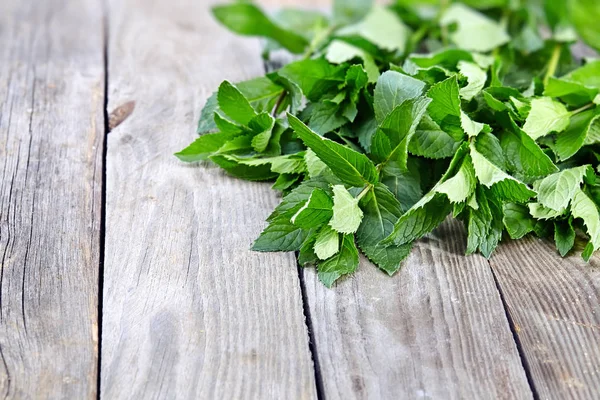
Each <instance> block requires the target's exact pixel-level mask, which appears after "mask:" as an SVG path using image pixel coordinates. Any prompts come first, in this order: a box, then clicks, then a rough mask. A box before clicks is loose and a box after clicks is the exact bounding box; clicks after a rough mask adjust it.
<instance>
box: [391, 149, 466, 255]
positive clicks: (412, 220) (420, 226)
mask: <svg viewBox="0 0 600 400" xmlns="http://www.w3.org/2000/svg"><path fill="white" fill-rule="evenodd" d="M465 156H466V148H465V146H462V147H461V148H460V149H459V151H457V153H456V155H455V156H454V158H453V160H452V162H451V163H450V166H449V168H448V171H447V172H446V174H444V176H443V177H442V179H441V180H440V181H439V182H438V184H437V185H436V186H434V188H433V189H431V191H430V192H429V193H427V194H426V195H425V196H423V198H422V199H421V200H419V201H418V202H417V203H416V204H415V205H413V206H412V207H411V208H410V209H409V210H408V211H407V212H406V213H405V214H404V215H402V216H401V217H400V219H399V220H398V222H396V225H395V226H394V231H393V232H392V233H391V234H390V235H389V236H388V237H387V238H386V239H385V241H384V242H383V244H391V243H394V244H396V245H403V244H407V243H411V242H413V241H415V240H416V239H419V238H421V237H422V236H424V235H425V234H427V233H429V232H431V231H432V230H433V229H434V228H436V227H437V226H438V225H439V224H441V223H442V222H443V221H444V219H446V217H447V216H448V214H450V212H451V211H452V203H451V200H450V199H449V197H448V193H450V196H451V198H452V200H453V201H456V200H460V199H466V198H468V197H469V196H470V194H471V193H472V192H473V186H472V185H471V184H470V183H467V184H460V183H461V181H462V180H463V176H461V175H463V173H464V171H461V170H463V168H469V167H468V165H465V164H468V163H469V160H468V158H465ZM454 171H458V172H457V173H455V172H454ZM449 179H454V181H453V182H456V183H459V184H457V185H456V187H454V188H453V187H452V185H451V184H450V185H446V186H444V183H445V182H447V181H448V180H449ZM440 187H441V188H442V189H441V191H440V190H439V189H440Z"/></svg>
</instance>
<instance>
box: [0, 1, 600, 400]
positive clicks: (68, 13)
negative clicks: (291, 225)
mask: <svg viewBox="0 0 600 400" xmlns="http://www.w3.org/2000/svg"><path fill="white" fill-rule="evenodd" d="M209 3H211V2H210V1H207V0H154V1H149V0H107V1H102V0H44V1H34V0H2V1H0V174H1V175H0V176H1V178H0V397H1V398H3V399H4V398H9V399H30V398H32V399H89V398H94V397H97V396H98V397H99V398H103V399H154V398H161V399H175V398H185V399H213V398H215V399H232V398H247V399H314V398H320V399H323V398H325V399H353V398H359V399H366V398H369V399H401V398H407V399H413V398H415V399H419V398H424V399H496V398H503V399H528V398H540V399H547V398H548V399H550V398H553V399H568V398H573V399H597V398H600V262H599V261H600V259H599V258H594V259H593V260H592V261H591V263H590V264H586V263H584V262H583V261H581V260H580V258H579V256H578V255H573V256H571V257H569V258H567V259H564V260H561V259H560V258H559V257H558V256H557V254H556V253H555V250H553V247H552V245H551V244H550V243H548V242H545V241H542V240H538V239H534V238H529V239H526V240H523V241H519V242H513V243H506V244H504V245H502V246H501V247H500V248H499V250H498V251H497V253H496V254H495V255H494V256H493V258H492V259H491V260H490V261H487V260H485V259H484V258H482V257H481V256H471V257H465V256H463V254H464V247H465V243H464V242H465V239H464V231H463V228H462V227H461V226H460V225H458V224H456V223H451V222H448V223H445V224H444V225H443V226H442V227H441V228H440V229H438V230H436V231H435V232H434V233H433V234H432V235H430V236H429V237H428V238H426V239H424V240H421V241H420V242H418V244H417V245H416V246H415V249H414V251H413V253H412V255H411V256H410V258H409V259H408V261H407V262H406V265H405V267H404V268H403V269H402V271H401V272H400V273H399V274H398V275H397V276H395V277H393V278H389V277H386V276H385V275H384V274H383V273H381V272H379V271H378V270H377V269H376V268H374V267H373V266H372V265H370V264H369V263H368V262H366V261H364V262H363V263H362V265H361V268H360V270H359V272H358V273H356V274H355V275H354V276H352V277H351V278H350V279H346V280H345V281H343V282H342V283H340V284H339V285H337V286H336V287H335V288H334V289H332V290H328V289H326V288H324V287H323V286H322V285H321V284H320V283H319V282H318V281H317V279H316V276H315V272H314V270H312V269H306V270H301V269H299V268H298V267H297V265H296V262H295V258H294V255H293V254H259V253H253V252H250V251H249V250H248V248H249V245H250V244H251V242H252V240H253V239H254V238H255V237H256V236H257V235H258V234H259V232H260V231H261V230H262V228H263V227H264V219H265V218H266V216H267V215H268V213H269V212H270V211H271V209H272V208H273V207H274V206H275V205H276V204H277V202H278V198H277V196H276V194H275V193H274V192H273V191H272V190H270V188H269V185H268V184H260V183H248V182H242V181H239V180H235V179H232V178H229V177H227V176H225V175H224V174H223V173H222V172H221V171H219V170H217V169H216V168H201V167H197V166H187V165H182V163H180V162H178V161H177V160H176V159H175V157H173V156H172V153H173V152H175V151H177V150H179V149H181V148H182V147H183V146H185V145H186V144H188V143H189V142H190V141H191V139H192V138H193V137H194V127H195V123H196V121H197V118H198V114H199V111H200V109H201V107H202V105H203V104H204V102H205V100H206V99H207V97H208V96H209V95H210V94H211V92H212V91H213V90H214V89H215V88H216V87H217V86H218V84H219V83H220V82H221V80H223V79H229V80H231V81H239V80H243V79H247V78H251V77H254V76H257V75H260V74H261V73H263V63H262V61H261V58H260V46H259V42H258V41H257V40H253V39H243V38H239V37H236V36H234V35H232V34H230V33H228V32H227V31H226V30H224V29H223V28H221V27H219V26H217V24H216V23H215V22H214V21H213V20H212V18H211V17H210V15H209V13H208V11H207V10H208V7H209V5H210V4H209ZM284 3H292V1H287V2H286V1H275V0H272V1H271V2H270V4H269V2H266V1H263V4H265V5H267V6H278V5H282V4H284ZM296 3H301V4H302V5H303V6H306V7H310V6H318V7H322V6H324V4H323V3H324V2H322V1H317V0H313V1H306V0H297V1H296ZM134 104H135V105H134ZM105 110H108V111H105ZM107 113H108V114H110V118H109V115H108V114H107ZM129 114H130V115H129ZM119 122H121V123H120V124H119V125H118V126H116V125H117V124H118V123H119ZM109 125H112V126H114V129H112V130H110V129H109V128H110V127H109Z"/></svg>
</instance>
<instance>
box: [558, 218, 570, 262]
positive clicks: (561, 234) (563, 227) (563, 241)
mask: <svg viewBox="0 0 600 400" xmlns="http://www.w3.org/2000/svg"><path fill="white" fill-rule="evenodd" d="M554 242H555V243H556V248H557V249H558V252H559V253H560V255H561V256H563V257H564V256H566V255H567V254H568V253H569V251H571V249H572V248H573V246H574V245H575V229H574V228H573V225H572V224H571V221H560V222H559V221H557V222H555V223H554Z"/></svg>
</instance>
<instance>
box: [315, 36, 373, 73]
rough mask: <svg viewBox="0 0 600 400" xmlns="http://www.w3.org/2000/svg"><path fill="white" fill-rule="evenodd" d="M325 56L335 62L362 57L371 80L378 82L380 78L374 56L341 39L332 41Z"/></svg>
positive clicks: (340, 62) (341, 62)
mask: <svg viewBox="0 0 600 400" xmlns="http://www.w3.org/2000/svg"><path fill="white" fill-rule="evenodd" d="M325 58H326V59H327V61H329V62H330V63H333V64H343V63H345V62H348V61H350V60H352V59H354V58H360V59H361V60H363V64H364V66H365V70H366V71H367V76H368V79H369V82H377V79H378V78H379V68H378V67H377V64H376V63H375V60H374V59H373V57H372V56H371V55H370V54H369V53H367V52H366V51H364V50H363V49H361V48H359V47H356V46H353V45H351V44H348V43H346V42H342V41H341V40H334V41H333V42H331V44H330V45H329V46H328V47H327V53H326V55H325Z"/></svg>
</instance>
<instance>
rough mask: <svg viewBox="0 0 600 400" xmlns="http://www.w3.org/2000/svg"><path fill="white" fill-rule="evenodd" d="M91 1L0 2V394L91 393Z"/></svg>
mask: <svg viewBox="0 0 600 400" xmlns="http://www.w3.org/2000/svg"><path fill="white" fill-rule="evenodd" d="M102 45H103V43H102V9H101V2H100V1H97V0H80V1H70V2H66V1H60V0H45V1H19V0H2V1H0V397H1V398H3V399H5V398H9V399H86V398H87V399H91V398H95V395H96V379H97V374H96V371H97V352H98V348H97V346H98V326H97V316H98V313H97V309H98V296H97V292H98V262H99V225H100V208H101V190H102V148H103V141H104V126H103V115H102V108H103V100H104V96H103V87H104V72H103V70H104V64H103V57H102Z"/></svg>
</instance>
